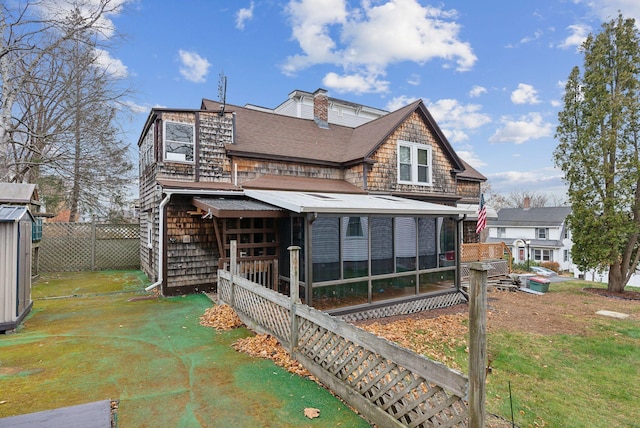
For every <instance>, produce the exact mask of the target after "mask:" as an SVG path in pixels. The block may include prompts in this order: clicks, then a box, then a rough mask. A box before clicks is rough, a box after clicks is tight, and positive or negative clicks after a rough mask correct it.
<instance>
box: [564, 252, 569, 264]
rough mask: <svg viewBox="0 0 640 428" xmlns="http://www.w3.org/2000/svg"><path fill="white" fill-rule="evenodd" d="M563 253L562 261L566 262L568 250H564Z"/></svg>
mask: <svg viewBox="0 0 640 428" xmlns="http://www.w3.org/2000/svg"><path fill="white" fill-rule="evenodd" d="M563 254H564V261H565V262H568V261H569V250H564V251H563Z"/></svg>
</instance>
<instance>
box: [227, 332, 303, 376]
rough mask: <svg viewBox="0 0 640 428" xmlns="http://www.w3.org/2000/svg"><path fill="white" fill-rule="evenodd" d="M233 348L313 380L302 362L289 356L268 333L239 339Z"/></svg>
mask: <svg viewBox="0 0 640 428" xmlns="http://www.w3.org/2000/svg"><path fill="white" fill-rule="evenodd" d="M233 349H235V350H236V351H240V352H244V353H245V354H249V355H251V356H252V357H258V358H266V359H269V360H271V361H273V362H274V363H275V364H276V365H277V366H280V367H282V368H284V369H285V370H286V371H288V372H289V373H294V374H297V375H299V376H303V377H308V378H310V379H314V380H315V378H314V377H313V376H312V375H311V373H309V371H308V370H307V369H305V368H304V367H303V366H302V364H300V363H299V362H297V361H296V360H294V359H293V358H291V357H290V356H289V354H288V353H287V351H285V349H284V348H283V347H282V345H280V342H278V339H276V338H275V337H273V336H270V335H268V334H258V335H255V336H252V337H247V338H245V339H239V340H237V341H236V342H235V343H234V344H233Z"/></svg>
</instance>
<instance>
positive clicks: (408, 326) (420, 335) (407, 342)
mask: <svg viewBox="0 0 640 428" xmlns="http://www.w3.org/2000/svg"><path fill="white" fill-rule="evenodd" d="M467 320H468V314H466V313H460V314H453V315H442V316H439V317H438V318H420V319H414V318H405V319H402V320H399V321H394V322H388V323H381V322H374V323H371V324H367V325H360V327H361V328H362V329H364V330H367V331H369V332H370V333H373V334H375V335H376V336H380V337H384V338H385V339H387V340H390V341H392V342H395V343H397V344H398V345H400V346H402V347H404V348H407V349H411V350H412V351H414V352H416V353H418V354H422V355H425V356H427V357H428V358H430V359H432V360H436V361H439V362H441V363H443V364H446V365H447V366H449V367H452V368H455V369H458V370H460V367H459V365H458V364H457V363H456V362H455V361H454V359H453V358H451V357H449V356H448V355H447V353H446V352H445V351H446V350H454V349H456V348H459V347H462V346H464V347H465V348H466V347H467V339H466V337H467V333H468V326H467Z"/></svg>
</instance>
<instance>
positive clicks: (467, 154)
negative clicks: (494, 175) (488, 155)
mask: <svg viewBox="0 0 640 428" xmlns="http://www.w3.org/2000/svg"><path fill="white" fill-rule="evenodd" d="M456 153H457V154H458V156H460V158H462V159H463V160H464V161H465V162H466V163H468V164H469V165H471V166H472V167H474V168H476V169H480V168H482V167H483V166H487V163H486V162H484V161H483V160H482V159H480V158H479V157H478V155H477V154H475V153H474V152H473V151H472V150H456Z"/></svg>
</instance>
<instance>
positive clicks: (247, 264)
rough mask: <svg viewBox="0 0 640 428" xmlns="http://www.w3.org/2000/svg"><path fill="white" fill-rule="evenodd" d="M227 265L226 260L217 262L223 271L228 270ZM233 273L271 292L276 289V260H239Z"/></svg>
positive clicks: (277, 277) (277, 274)
mask: <svg viewBox="0 0 640 428" xmlns="http://www.w3.org/2000/svg"><path fill="white" fill-rule="evenodd" d="M229 264H230V262H229V260H228V259H220V260H219V262H218V266H222V268H223V269H224V270H230V269H229ZM235 272H236V274H237V275H240V276H242V277H243V278H245V279H248V280H249V281H252V282H255V283H258V284H260V285H262V286H263V287H266V288H269V289H271V290H277V289H278V279H279V273H278V259H255V260H254V259H252V260H240V261H238V262H236V270H235Z"/></svg>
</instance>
